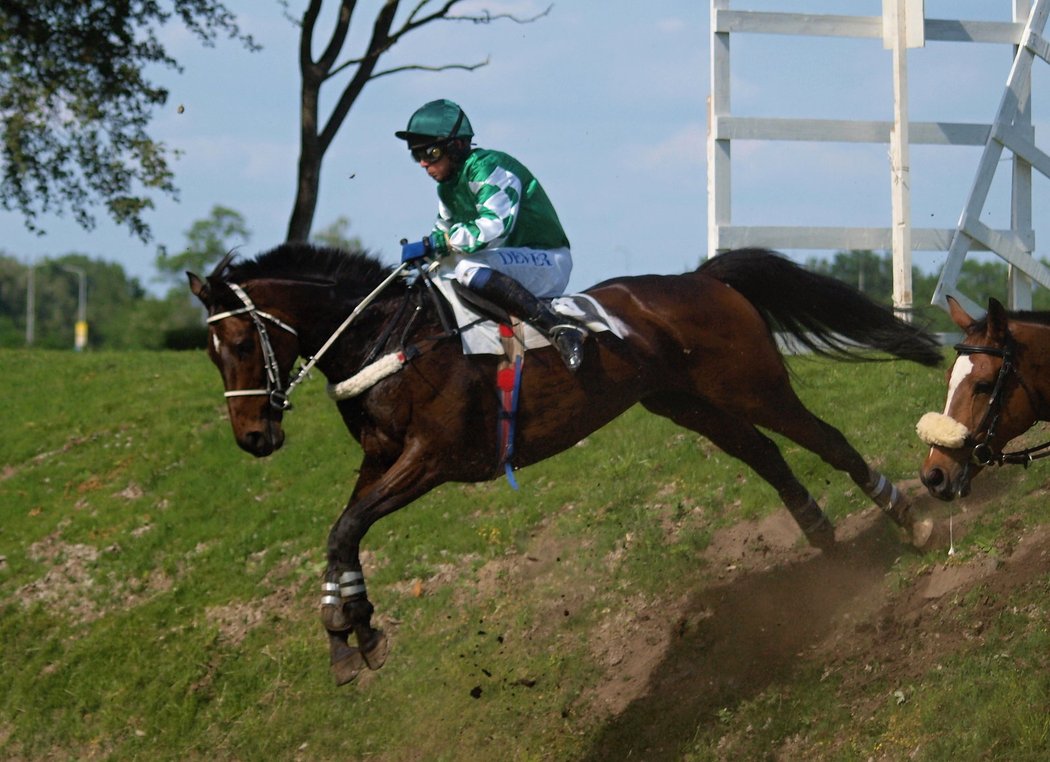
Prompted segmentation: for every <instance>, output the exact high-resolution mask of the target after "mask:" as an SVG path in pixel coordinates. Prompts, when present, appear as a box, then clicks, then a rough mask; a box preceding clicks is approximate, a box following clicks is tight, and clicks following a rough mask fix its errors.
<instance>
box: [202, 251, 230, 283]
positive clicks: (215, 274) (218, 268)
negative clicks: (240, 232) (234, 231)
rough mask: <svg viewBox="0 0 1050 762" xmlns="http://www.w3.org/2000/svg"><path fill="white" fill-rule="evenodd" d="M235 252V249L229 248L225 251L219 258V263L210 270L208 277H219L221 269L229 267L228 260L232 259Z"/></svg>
mask: <svg viewBox="0 0 1050 762" xmlns="http://www.w3.org/2000/svg"><path fill="white" fill-rule="evenodd" d="M236 253H237V249H230V250H229V251H228V252H226V255H225V256H224V257H223V258H222V259H220V260H219V263H218V264H217V265H215V269H214V270H212V271H211V275H210V276H208V277H210V278H221V277H222V273H223V270H225V269H226V268H227V267H229V265H230V262H232V261H233V257H234V255H235V254H236Z"/></svg>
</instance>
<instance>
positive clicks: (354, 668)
mask: <svg viewBox="0 0 1050 762" xmlns="http://www.w3.org/2000/svg"><path fill="white" fill-rule="evenodd" d="M347 650H348V653H347V655H346V656H345V657H343V658H342V659H340V660H339V661H334V662H332V666H331V671H332V677H333V678H335V684H336V685H346V684H347V683H351V682H353V681H354V679H355V678H356V677H357V676H358V675H359V674H361V671H362V670H363V669H364V668H365V667H366V666H368V665H367V664H365V660H364V657H362V656H361V651H360V650H358V649H356V648H350V649H347Z"/></svg>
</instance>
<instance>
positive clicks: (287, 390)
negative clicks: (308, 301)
mask: <svg viewBox="0 0 1050 762" xmlns="http://www.w3.org/2000/svg"><path fill="white" fill-rule="evenodd" d="M410 264H411V263H409V262H402V263H401V264H400V265H398V266H397V267H395V268H394V269H393V270H392V271H391V272H390V274H389V275H387V276H386V278H385V279H384V280H383V281H382V282H381V283H380V284H379V285H378V286H376V287H375V288H374V289H373V290H372V293H370V294H368V296H366V297H364V298H363V299H362V300H361V301H360V302H358V304H357V306H356V307H355V308H354V309H353V311H352V312H351V313H350V314H349V315H347V317H346V319H345V320H344V321H343V322H342V324H341V325H340V326H339V327H338V328H336V329H335V331H333V332H332V335H331V336H329V337H328V339H327V340H326V341H325V343H324V344H322V345H321V347H320V349H318V350H317V352H315V353H314V354H313V356H312V357H310V359H309V360H307V362H306V363H305V364H304V365H303V366H302V367H301V368H299V370H298V371H297V372H296V374H295V377H294V378H293V379H291V380H290V381H289V382H288V386H287V387H283V386H282V385H281V367H280V365H279V364H278V363H277V353H276V352H274V351H273V344H272V343H271V342H270V334H269V333H268V332H267V330H266V323H265V322H263V321H264V320H269V321H270V322H271V323H273V324H274V325H276V326H277V327H279V328H283V329H284V330H286V331H288V332H289V333H290V334H292V335H293V336H296V337H298V336H299V332H298V331H296V330H295V329H294V328H292V326H290V325H288V324H287V323H285V322H284V321H283V320H281V319H280V318H278V317H275V316H274V315H271V314H270V313H269V312H263V311H262V310H260V309H259V308H258V307H256V306H255V304H254V303H253V302H252V300H251V297H249V296H248V294H247V292H246V291H245V290H244V289H243V288H241V287H240V286H239V285H238V284H236V283H230V282H229V281H224V283H226V285H227V286H229V287H230V290H231V291H233V293H234V294H236V295H237V298H238V299H240V300H241V302H242V303H243V304H244V306H243V307H239V308H237V309H234V310H229V311H228V312H217V313H216V314H214V315H211V316H209V317H208V323H209V324H211V323H217V322H218V321H220V320H225V319H226V318H230V317H235V316H237V315H244V314H247V315H248V316H249V317H250V318H251V319H252V322H254V323H255V329H256V331H258V333H259V345H260V346H261V347H262V353H263V362H264V363H265V364H266V388H265V389H235V390H232V391H227V392H225V395H224V396H226V397H227V398H229V397H253V396H261V395H266V396H267V397H269V398H270V406H271V407H273V408H275V409H277V410H291V409H292V403H291V401H289V399H288V397H289V396H290V395H291V393H292V391H294V390H295V387H297V386H298V385H299V384H300V383H302V381H303V379H305V378H306V376H307V375H308V374H309V373H310V371H311V370H313V367H314V366H315V365H316V364H317V362H318V361H319V360H320V359H321V356H322V355H324V353H325V352H327V351H328V350H329V349H330V348H331V347H332V345H333V344H334V343H335V341H336V339H338V338H339V337H340V336H341V335H342V333H343V331H345V330H346V329H347V327H348V326H349V325H350V324H351V323H352V322H353V321H354V320H355V319H356V318H357V316H358V315H360V314H361V313H362V312H363V311H364V309H365V308H366V307H367V306H368V305H369V304H371V303H372V302H373V301H375V299H376V297H378V296H379V294H381V293H382V292H383V290H384V289H386V287H387V286H389V285H390V284H391V283H392V282H393V281H394V279H396V278H398V277H400V276H401V274H402V273H403V272H404V271H405V270H407V269H408V267H409V265H410Z"/></svg>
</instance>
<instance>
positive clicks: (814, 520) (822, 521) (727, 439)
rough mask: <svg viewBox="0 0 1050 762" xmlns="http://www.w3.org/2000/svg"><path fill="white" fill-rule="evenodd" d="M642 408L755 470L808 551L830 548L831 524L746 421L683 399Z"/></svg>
mask: <svg viewBox="0 0 1050 762" xmlns="http://www.w3.org/2000/svg"><path fill="white" fill-rule="evenodd" d="M642 404H643V405H644V406H645V407H646V409H648V410H650V411H651V412H653V413H656V414H657V415H662V416H664V417H666V418H670V419H671V420H672V421H674V422H675V423H677V424H678V425H679V426H684V427H685V428H687V429H691V430H693V431H695V432H697V433H698V434H702V435H703V436H705V437H707V438H708V439H710V440H711V441H712V442H713V443H714V444H715V445H717V446H718V447H719V448H720V449H721V450H723V451H724V452H725V453H726V454H727V455H731V456H733V457H734V458H737V459H738V460H741V461H743V462H744V463H746V464H747V465H749V466H750V467H751V468H752V469H754V471H755V473H757V474H758V475H759V476H761V477H762V478H763V479H765V480H766V481H767V482H769V484H770V485H771V486H772V487H773V488H774V489H775V490H776V491H777V494H778V495H779V496H780V499H781V500H782V501H783V502H784V505H785V506H786V507H787V509H788V511H790V512H791V515H792V517H793V518H794V519H795V522H796V523H797V524H798V526H799V528H800V529H801V530H802V533H803V534H804V535H805V536H806V540H808V541H809V544H810V545H812V546H813V547H816V548H820V549H821V550H828V549H830V548H831V547H832V546H833V545H834V544H835V527H834V526H833V525H832V523H831V520H830V519H828V517H827V516H826V515H825V513H824V511H822V510H821V508H820V506H819V505H817V501H816V500H814V499H813V496H812V495H810V493H809V490H807V489H806V487H805V486H804V485H803V484H802V483H801V482H800V481H799V480H798V478H796V476H795V474H794V473H793V472H792V471H791V467H790V466H789V465H788V464H787V461H785V460H784V456H783V455H781V453H780V450H779V448H777V446H776V443H775V442H773V440H771V439H770V438H769V437H767V436H765V435H764V434H762V433H761V432H760V431H759V430H758V429H756V428H755V427H754V426H752V425H751V424H750V423H748V422H747V421H746V420H744V419H743V418H740V417H738V416H734V415H731V414H729V413H727V412H726V411H724V410H720V409H718V408H716V407H714V406H712V405H710V404H709V403H707V402H704V401H703V400H701V399H699V398H697V397H691V396H687V395H662V396H660V397H651V398H648V399H645V400H642Z"/></svg>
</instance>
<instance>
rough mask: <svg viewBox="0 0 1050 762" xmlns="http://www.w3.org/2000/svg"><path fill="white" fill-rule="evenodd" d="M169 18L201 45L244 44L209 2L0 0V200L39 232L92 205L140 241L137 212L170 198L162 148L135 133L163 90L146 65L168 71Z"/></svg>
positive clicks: (143, 231)
mask: <svg viewBox="0 0 1050 762" xmlns="http://www.w3.org/2000/svg"><path fill="white" fill-rule="evenodd" d="M172 19H177V20H178V21H181V23H182V24H183V25H184V26H185V27H186V28H187V29H189V30H190V31H191V32H192V33H193V34H195V35H196V36H197V37H198V38H199V39H200V40H201V42H202V43H203V44H205V45H213V44H214V43H215V40H216V39H217V38H218V37H219V36H220V35H225V36H228V37H230V38H235V39H239V40H240V41H241V42H242V43H243V44H245V45H246V46H247V47H249V48H253V47H255V46H254V43H253V42H252V40H251V38H250V37H247V36H244V35H242V34H241V32H240V30H239V28H238V26H237V24H236V20H235V17H234V16H233V15H232V14H231V13H230V12H229V11H228V10H227V9H226V7H225V6H224V5H223V3H221V2H216V1H215V0H166V1H164V0H120V1H119V2H114V1H113V0H4V2H3V3H2V4H0V123H2V127H0V135H2V141H0V151H2V153H0V159H2V161H0V164H2V165H3V170H2V176H0V205H2V207H3V208H4V209H7V210H17V211H18V212H20V213H21V214H22V217H23V220H24V221H25V224H26V226H27V227H28V228H29V229H31V230H35V231H38V232H40V228H39V226H38V225H37V219H38V218H39V216H40V215H42V214H45V213H49V212H56V213H59V214H63V213H65V212H67V211H69V212H72V214H73V217H74V219H75V220H76V221H77V222H78V223H79V224H80V225H81V226H82V227H83V228H85V229H88V230H90V229H92V228H93V227H94V226H95V222H96V218H95V212H94V209H95V208H96V207H97V206H99V205H102V206H104V208H105V211H106V213H107V214H108V215H109V217H110V218H112V219H113V220H114V221H115V222H116V223H118V224H120V225H124V226H126V227H127V228H128V229H129V230H130V231H131V232H132V233H134V234H136V235H137V236H138V237H139V238H141V239H142V240H143V241H148V240H149V239H150V230H149V226H148V225H147V224H146V222H145V220H144V219H143V212H144V211H146V210H147V209H150V208H151V207H153V205H154V202H153V198H154V195H153V194H155V193H164V194H168V195H170V196H172V197H176V196H177V192H176V188H175V185H174V182H173V174H172V171H171V168H170V166H169V163H168V159H169V156H170V155H171V152H170V151H169V149H168V147H167V146H165V145H164V144H163V143H158V142H156V141H154V140H153V139H152V138H151V137H150V136H149V134H148V133H147V131H146V128H147V126H148V124H149V121H150V119H151V118H152V116H153V112H154V111H155V110H156V109H157V108H159V107H160V106H162V105H164V103H165V102H166V100H167V97H168V92H167V91H166V90H165V89H164V88H161V87H158V86H157V85H155V84H154V83H152V82H151V81H150V80H149V79H148V78H147V76H146V73H145V72H146V71H147V69H149V68H151V67H152V68H154V69H155V68H156V67H166V68H170V69H175V70H179V65H178V62H177V61H175V60H174V59H173V58H172V57H171V56H170V55H168V53H167V51H166V50H165V48H164V46H163V45H162V44H161V42H160V40H159V39H158V37H157V29H158V28H159V27H161V26H163V25H164V24H166V23H168V22H169V21H171V20H172Z"/></svg>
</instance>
